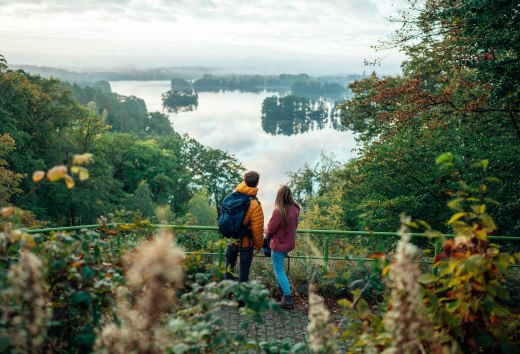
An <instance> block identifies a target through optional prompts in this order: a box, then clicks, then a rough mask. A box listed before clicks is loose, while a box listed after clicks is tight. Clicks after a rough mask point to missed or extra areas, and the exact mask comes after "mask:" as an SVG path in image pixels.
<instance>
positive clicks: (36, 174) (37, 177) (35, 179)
mask: <svg viewBox="0 0 520 354" xmlns="http://www.w3.org/2000/svg"><path fill="white" fill-rule="evenodd" d="M43 177H45V172H44V171H34V173H33V175H32V180H33V182H34V183H38V182H40V181H41V180H42V179H43Z"/></svg>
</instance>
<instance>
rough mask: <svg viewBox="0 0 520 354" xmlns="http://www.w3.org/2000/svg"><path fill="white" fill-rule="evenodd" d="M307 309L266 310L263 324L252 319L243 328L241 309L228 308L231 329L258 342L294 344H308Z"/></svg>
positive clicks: (252, 351)
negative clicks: (240, 327) (286, 342)
mask: <svg viewBox="0 0 520 354" xmlns="http://www.w3.org/2000/svg"><path fill="white" fill-rule="evenodd" d="M307 311H308V310H307V308H303V307H302V306H296V307H295V308H294V309H293V310H283V311H282V312H281V313H278V312H274V311H266V312H265V313H263V314H262V318H263V322H264V323H263V324H259V323H256V322H254V321H251V323H250V324H249V326H248V328H247V330H243V329H239V327H238V325H239V323H240V322H241V321H242V320H243V319H244V317H243V315H242V314H241V313H240V311H239V310H238V309H237V308H228V309H227V310H226V312H227V316H228V323H229V324H230V327H229V330H231V331H241V332H242V333H244V332H245V333H246V334H247V338H248V339H252V340H256V341H257V342H262V341H269V342H271V341H274V340H281V341H286V340H288V341H290V342H291V343H292V344H296V343H299V342H301V343H305V344H308V340H307V324H308V322H309V319H308V316H307ZM255 335H256V336H255ZM262 352H263V351H261V350H258V351H255V350H249V351H244V353H262ZM308 352H309V353H310V351H308ZM342 352H345V350H342ZM330 354H333V353H330Z"/></svg>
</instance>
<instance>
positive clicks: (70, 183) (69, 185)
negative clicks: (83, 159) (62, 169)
mask: <svg viewBox="0 0 520 354" xmlns="http://www.w3.org/2000/svg"><path fill="white" fill-rule="evenodd" d="M63 179H64V180H65V184H66V185H67V188H68V189H71V188H72V187H74V180H73V179H72V177H71V176H69V175H65V176H63Z"/></svg>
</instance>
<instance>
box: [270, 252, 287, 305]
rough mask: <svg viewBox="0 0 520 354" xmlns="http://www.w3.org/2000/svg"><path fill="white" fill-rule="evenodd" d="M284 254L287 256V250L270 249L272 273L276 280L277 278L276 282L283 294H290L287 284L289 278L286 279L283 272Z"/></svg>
mask: <svg viewBox="0 0 520 354" xmlns="http://www.w3.org/2000/svg"><path fill="white" fill-rule="evenodd" d="M285 256H287V252H276V251H275V250H271V260H272V262H273V269H274V275H275V276H276V280H278V284H279V285H280V287H281V288H282V292H283V294H284V296H289V295H291V285H290V284H289V279H287V275H286V274H285V268H284V260H285Z"/></svg>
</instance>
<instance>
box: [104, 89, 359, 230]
mask: <svg viewBox="0 0 520 354" xmlns="http://www.w3.org/2000/svg"><path fill="white" fill-rule="evenodd" d="M110 84H111V86H112V91H114V92H118V93H120V94H124V95H135V96H137V97H139V98H143V99H144V100H145V102H146V106H147V108H148V111H161V110H162V105H161V94H162V93H164V92H166V91H168V90H169V89H170V88H171V86H170V82H169V81H138V82H137V81H112V82H110ZM270 96H272V93H267V92H265V91H263V92H261V93H240V92H237V91H234V92H199V104H198V106H197V109H196V110H195V111H193V112H184V113H183V112H179V113H177V114H173V113H170V114H168V115H169V117H170V120H171V122H172V124H173V126H174V129H175V131H176V132H178V133H180V134H184V133H186V134H188V135H189V136H190V137H192V138H195V139H197V140H198V141H199V142H200V143H202V144H204V145H206V146H211V147H213V148H218V149H222V150H225V151H228V152H230V153H232V154H234V155H235V156H236V157H237V158H238V159H239V160H240V161H241V162H242V163H243V164H244V166H245V168H246V169H253V170H256V171H258V172H259V173H260V175H261V178H260V186H259V187H260V190H259V193H258V198H259V199H260V201H261V202H262V208H263V209H264V213H265V215H266V221H268V220H269V217H270V216H271V213H272V210H273V208H274V199H275V197H276V191H277V190H278V187H279V185H280V184H282V183H287V182H288V177H287V172H289V171H297V170H298V169H300V168H301V167H302V166H303V165H304V164H305V163H309V164H311V165H313V164H314V163H316V162H317V161H318V160H319V157H320V154H322V153H324V154H327V155H332V154H334V155H335V156H337V158H338V160H342V161H344V160H347V159H349V158H351V157H352V156H354V155H355V153H354V152H353V149H354V148H355V147H356V142H355V139H354V135H353V134H352V133H351V132H349V131H340V130H338V129H336V128H335V127H334V126H331V127H328V126H326V127H325V128H324V129H321V130H312V129H309V131H308V132H307V133H304V134H294V135H290V136H289V135H283V134H281V135H273V134H270V133H267V132H266V131H265V130H264V129H263V127H262V124H261V123H262V122H261V119H260V115H261V113H260V112H261V110H262V103H263V101H264V100H265V99H266V98H268V97H270ZM325 122H327V120H325ZM333 122H334V120H333V121H332V122H331V123H333ZM333 124H334V123H333ZM311 130H312V131H311ZM172 173H175V171H173V172H172Z"/></svg>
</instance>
